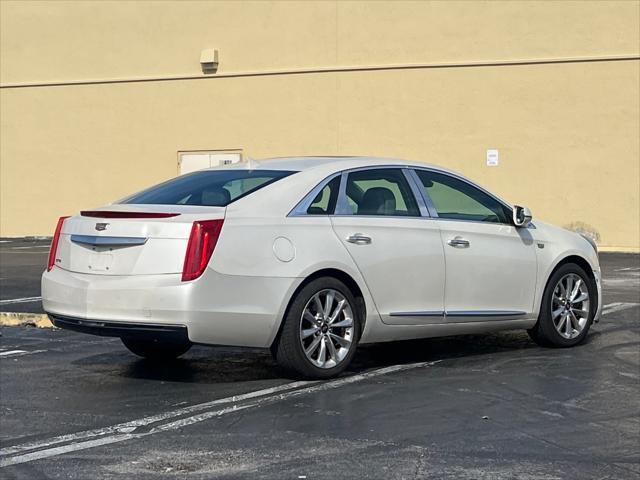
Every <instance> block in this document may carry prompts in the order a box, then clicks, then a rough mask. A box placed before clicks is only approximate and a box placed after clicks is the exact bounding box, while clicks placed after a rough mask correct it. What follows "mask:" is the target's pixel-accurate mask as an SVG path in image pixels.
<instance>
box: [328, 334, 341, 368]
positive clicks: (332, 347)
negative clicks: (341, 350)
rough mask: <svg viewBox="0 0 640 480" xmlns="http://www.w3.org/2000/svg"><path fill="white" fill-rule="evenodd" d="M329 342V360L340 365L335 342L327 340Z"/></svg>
mask: <svg viewBox="0 0 640 480" xmlns="http://www.w3.org/2000/svg"><path fill="white" fill-rule="evenodd" d="M326 342H327V346H328V347H329V348H328V351H329V358H330V359H331V360H333V361H334V362H335V363H336V364H337V363H338V352H337V351H336V346H335V345H334V344H333V342H332V341H331V339H330V338H327V339H326Z"/></svg>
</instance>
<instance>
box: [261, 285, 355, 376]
mask: <svg viewBox="0 0 640 480" xmlns="http://www.w3.org/2000/svg"><path fill="white" fill-rule="evenodd" d="M359 327H360V323H359V317H358V311H357V308H356V302H355V299H354V297H353V295H352V294H351V291H350V290H349V289H348V288H347V287H346V286H345V285H344V284H343V283H342V282H340V281H339V280H337V279H335V278H330V277H327V278H319V279H317V280H314V281H312V282H310V283H309V284H308V285H306V286H305V287H304V288H303V289H302V290H301V291H300V292H299V293H298V294H297V296H296V297H295V298H294V300H293V302H292V304H291V306H290V308H289V311H288V313H287V315H286V317H285V319H284V324H283V326H282V332H281V334H280V337H279V338H278V340H277V343H276V345H274V348H273V351H274V356H275V358H276V361H277V362H278V363H279V364H280V366H282V367H283V368H285V369H287V370H290V371H293V372H295V373H296V374H298V375H301V376H303V377H306V378H329V377H333V376H335V375H337V374H339V373H340V372H342V371H343V370H344V369H345V368H346V367H347V365H348V364H349V362H350V361H351V359H352V357H353V355H354V353H355V350H356V343H357V339H358V336H359V333H360V331H359Z"/></svg>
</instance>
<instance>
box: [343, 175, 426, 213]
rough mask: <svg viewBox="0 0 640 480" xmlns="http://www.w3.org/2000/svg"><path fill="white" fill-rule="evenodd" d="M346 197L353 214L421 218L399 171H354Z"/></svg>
mask: <svg viewBox="0 0 640 480" xmlns="http://www.w3.org/2000/svg"><path fill="white" fill-rule="evenodd" d="M346 194H347V202H348V203H349V207H350V208H351V212H352V214H353V215H375V216H377V215H385V216H387V215H388V216H404V217H411V216H412V217H419V216H420V210H419V208H418V204H417V202H416V199H415V198H414V196H413V193H412V192H411V188H410V187H409V184H408V182H407V180H406V178H405V177H404V174H403V173H402V170H401V169H399V168H374V169H371V170H359V171H357V172H351V173H349V175H348V176H347V185H346Z"/></svg>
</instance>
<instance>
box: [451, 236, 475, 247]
mask: <svg viewBox="0 0 640 480" xmlns="http://www.w3.org/2000/svg"><path fill="white" fill-rule="evenodd" d="M447 243H448V244H449V245H451V246H452V247H455V248H468V247H469V245H471V243H469V240H465V239H464V238H462V237H454V238H452V239H451V240H449V241H448V242H447Z"/></svg>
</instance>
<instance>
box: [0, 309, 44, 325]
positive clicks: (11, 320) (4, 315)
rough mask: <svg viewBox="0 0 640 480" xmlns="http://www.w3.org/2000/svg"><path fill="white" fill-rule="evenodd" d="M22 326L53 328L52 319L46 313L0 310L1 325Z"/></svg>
mask: <svg viewBox="0 0 640 480" xmlns="http://www.w3.org/2000/svg"><path fill="white" fill-rule="evenodd" d="M20 326H29V327H37V328H53V324H52V323H51V320H49V317H48V316H47V315H46V314H44V313H17V312H0V327H20Z"/></svg>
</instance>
